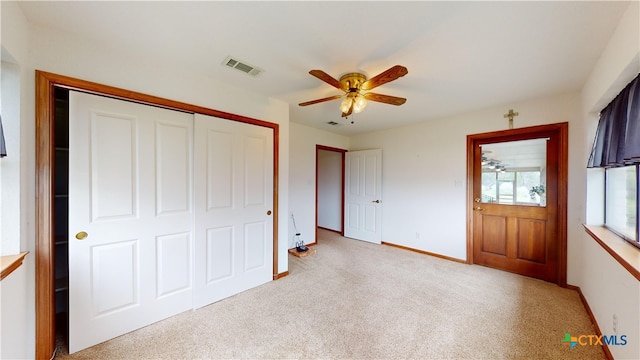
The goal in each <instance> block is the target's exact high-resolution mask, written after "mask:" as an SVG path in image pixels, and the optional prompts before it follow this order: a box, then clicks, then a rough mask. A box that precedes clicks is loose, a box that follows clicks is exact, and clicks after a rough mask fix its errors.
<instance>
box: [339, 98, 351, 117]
mask: <svg viewBox="0 0 640 360" xmlns="http://www.w3.org/2000/svg"><path fill="white" fill-rule="evenodd" d="M349 108H351V98H349V97H346V98H344V100H342V103H340V111H342V112H343V113H346V112H347V111H349Z"/></svg>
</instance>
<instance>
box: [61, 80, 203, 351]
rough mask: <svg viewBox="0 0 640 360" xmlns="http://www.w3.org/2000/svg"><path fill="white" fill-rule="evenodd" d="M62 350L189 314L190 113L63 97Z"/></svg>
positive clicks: (93, 98)
mask: <svg viewBox="0 0 640 360" xmlns="http://www.w3.org/2000/svg"><path fill="white" fill-rule="evenodd" d="M69 109H70V118H69V234H70V235H69V351H70V352H72V353H73V352H76V351H79V350H82V349H84V348H86V347H89V346H92V345H95V344H97V343H100V342H103V341H105V340H109V339H111V338H114V337H116V336H119V335H122V334H124V333H127V332H129V331H132V330H135V329H138V328H140V327H143V326H146V325H149V324H151V323H153V322H156V321H159V320H162V319H164V318H166V317H169V316H172V315H175V314H177V313H180V312H182V311H185V310H187V309H190V308H191V307H192V301H193V299H192V296H193V294H192V288H193V286H192V284H193V280H192V273H193V271H192V267H193V260H192V259H193V255H192V253H193V235H192V234H193V211H192V208H193V199H192V197H193V191H192V182H193V179H192V172H193V166H192V159H193V157H192V147H193V141H192V139H193V116H192V115H189V114H184V113H180V112H175V111H170V110H166V109H160V108H155V107H151V106H146V105H141V104H135V103H131V102H126V101H121V100H115V99H110V98H106V97H100V96H96V95H89V94H84V93H78V92H74V91H71V92H70V94H69Z"/></svg>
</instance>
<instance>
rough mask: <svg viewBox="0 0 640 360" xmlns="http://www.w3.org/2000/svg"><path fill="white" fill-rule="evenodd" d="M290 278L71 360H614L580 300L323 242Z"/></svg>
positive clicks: (517, 280)
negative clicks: (594, 337)
mask: <svg viewBox="0 0 640 360" xmlns="http://www.w3.org/2000/svg"><path fill="white" fill-rule="evenodd" d="M314 248H315V249H316V250H317V253H316V254H314V255H311V256H308V257H305V258H298V257H294V256H291V255H290V256H289V271H290V275H289V276H287V277H285V278H282V279H280V280H277V281H273V282H270V283H268V284H266V285H263V286H260V287H258V288H256V289H252V290H249V291H246V292H244V293H241V294H239V295H236V296H234V297H231V298H229V299H226V300H223V301H220V302H218V303H215V304H212V305H209V306H206V307H204V308H202V309H199V310H196V311H189V312H186V313H183V314H180V315H178V316H175V317H172V318H170V319H167V320H164V321H161V322H159V323H156V324H154V325H151V326H148V327H146V328H143V329H140V330H138V331H135V332H132V333H130V334H127V335H124V336H121V337H119V338H116V339H113V340H111V341H108V342H105V343H103V344H100V345H97V346H95V347H92V348H89V349H87V350H84V351H81V352H78V353H76V354H74V355H72V356H70V355H68V354H66V353H65V351H64V349H60V350H59V354H58V356H57V358H59V359H142V358H145V359H209V358H225V359H226V358H249V359H282V358H287V359H292V358H311V359H316V358H322V359H347V358H348V359H399V358H405V359H406V358H415V359H426V358H431V359H603V358H604V353H603V351H602V349H601V348H600V347H599V346H577V347H576V348H575V349H573V350H570V349H569V347H568V346H566V345H563V344H562V343H561V340H562V339H563V337H564V334H565V332H569V333H570V334H571V335H573V336H577V335H581V334H594V333H595V332H594V328H593V326H592V324H591V323H590V320H589V317H588V315H587V312H586V310H585V309H584V307H583V306H582V303H581V302H580V298H579V296H578V294H577V293H576V292H575V291H572V290H567V289H562V288H560V287H558V286H556V285H554V284H549V283H546V282H542V281H538V280H534V279H530V278H526V277H522V276H519V275H514V274H510V273H506V272H502V271H497V270H493V269H489V268H485V267H481V266H470V265H464V264H460V263H456V262H452V261H447V260H442V259H439V258H435V257H431V256H427V255H422V254H418V253H414V252H410V251H406V250H401V249H397V248H393V247H389V246H384V245H374V244H369V243H365V242H361V241H357V240H350V239H345V238H342V237H340V236H338V235H337V234H335V233H332V232H328V231H321V232H320V236H319V243H318V245H317V246H315V247H314Z"/></svg>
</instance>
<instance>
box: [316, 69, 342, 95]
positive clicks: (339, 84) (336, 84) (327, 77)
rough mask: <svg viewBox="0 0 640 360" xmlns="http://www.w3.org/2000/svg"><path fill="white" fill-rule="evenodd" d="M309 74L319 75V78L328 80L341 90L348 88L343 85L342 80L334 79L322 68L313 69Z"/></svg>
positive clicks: (327, 81)
mask: <svg viewBox="0 0 640 360" xmlns="http://www.w3.org/2000/svg"><path fill="white" fill-rule="evenodd" d="M309 74H311V75H313V76H315V77H317V78H318V79H320V80H322V81H324V82H326V83H327V84H329V85H331V86H333V87H334V88H336V89H340V90H343V91H346V90H347V89H345V88H344V87H343V86H342V84H341V83H340V81H338V80H336V79H334V78H333V77H332V76H331V75H329V74H327V73H326V72H324V71H322V70H311V71H309Z"/></svg>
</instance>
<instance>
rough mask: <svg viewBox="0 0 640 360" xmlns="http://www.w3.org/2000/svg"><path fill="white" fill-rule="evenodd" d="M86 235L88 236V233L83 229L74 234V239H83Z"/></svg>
mask: <svg viewBox="0 0 640 360" xmlns="http://www.w3.org/2000/svg"><path fill="white" fill-rule="evenodd" d="M87 236H89V234H87V233H86V232H84V231H80V232H79V233H77V234H76V239H78V240H84V239H86V238H87Z"/></svg>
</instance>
